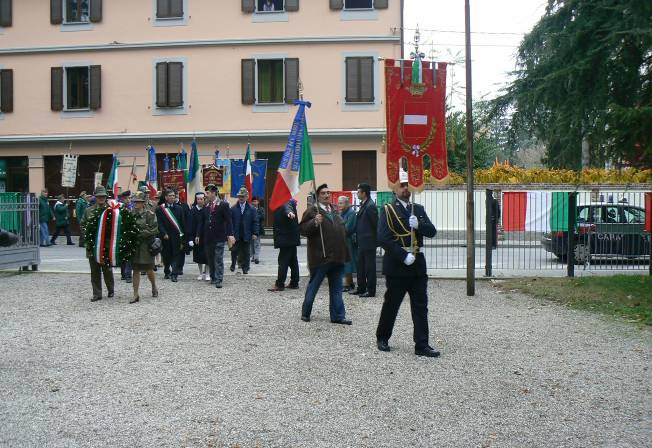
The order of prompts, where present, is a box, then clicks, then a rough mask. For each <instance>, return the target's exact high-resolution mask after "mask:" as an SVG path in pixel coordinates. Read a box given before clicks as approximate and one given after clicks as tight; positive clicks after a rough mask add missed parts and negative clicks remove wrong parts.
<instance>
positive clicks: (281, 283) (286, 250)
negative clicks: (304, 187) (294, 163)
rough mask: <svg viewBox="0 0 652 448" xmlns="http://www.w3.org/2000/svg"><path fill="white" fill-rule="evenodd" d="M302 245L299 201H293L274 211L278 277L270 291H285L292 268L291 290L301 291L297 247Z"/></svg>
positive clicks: (289, 286)
mask: <svg viewBox="0 0 652 448" xmlns="http://www.w3.org/2000/svg"><path fill="white" fill-rule="evenodd" d="M299 245H301V236H300V235H299V218H298V217H297V201H295V200H294V199H291V200H290V201H288V202H287V203H286V204H285V205H282V206H281V207H279V208H277V209H276V210H275V211H274V248H275V249H278V250H279V251H278V275H277V277H276V283H275V284H274V287H273V288H270V289H269V291H283V290H284V289H285V279H286V278H287V275H288V267H289V268H290V284H289V285H288V286H287V287H288V288H289V289H299V260H298V258H297V246H299Z"/></svg>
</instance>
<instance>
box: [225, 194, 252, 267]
mask: <svg viewBox="0 0 652 448" xmlns="http://www.w3.org/2000/svg"><path fill="white" fill-rule="evenodd" d="M248 197H249V192H248V191H247V189H246V188H245V187H242V188H241V189H240V191H238V202H236V203H235V205H234V206H233V207H231V219H232V220H233V236H234V237H235V246H234V247H233V249H232V250H231V272H233V271H235V264H236V261H237V263H238V265H239V266H241V267H242V273H243V274H248V273H249V265H250V262H251V252H250V248H251V240H252V239H256V238H258V213H256V210H255V209H254V208H253V207H252V206H251V205H249V203H248V202H247V198H248Z"/></svg>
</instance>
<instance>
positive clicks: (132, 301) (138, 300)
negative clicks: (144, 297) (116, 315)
mask: <svg viewBox="0 0 652 448" xmlns="http://www.w3.org/2000/svg"><path fill="white" fill-rule="evenodd" d="M136 302H140V296H136V297H134V298H133V299H131V300H130V301H129V303H136Z"/></svg>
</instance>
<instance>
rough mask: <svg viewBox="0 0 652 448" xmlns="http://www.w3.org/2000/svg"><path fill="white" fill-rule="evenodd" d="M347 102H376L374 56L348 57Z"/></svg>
mask: <svg viewBox="0 0 652 448" xmlns="http://www.w3.org/2000/svg"><path fill="white" fill-rule="evenodd" d="M346 102H347V103H373V102H374V58H373V57H349V58H346Z"/></svg>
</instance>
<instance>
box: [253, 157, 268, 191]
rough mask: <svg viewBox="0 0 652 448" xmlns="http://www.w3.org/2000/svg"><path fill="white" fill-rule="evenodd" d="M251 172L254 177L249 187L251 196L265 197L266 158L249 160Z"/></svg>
mask: <svg viewBox="0 0 652 448" xmlns="http://www.w3.org/2000/svg"><path fill="white" fill-rule="evenodd" d="M251 174H252V176H253V178H254V180H253V182H252V185H251V189H252V190H253V191H252V193H251V194H252V196H256V197H258V198H263V199H264V198H265V181H266V179H267V159H260V160H254V161H253V162H251Z"/></svg>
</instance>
